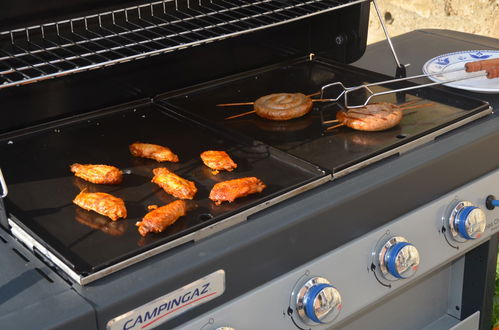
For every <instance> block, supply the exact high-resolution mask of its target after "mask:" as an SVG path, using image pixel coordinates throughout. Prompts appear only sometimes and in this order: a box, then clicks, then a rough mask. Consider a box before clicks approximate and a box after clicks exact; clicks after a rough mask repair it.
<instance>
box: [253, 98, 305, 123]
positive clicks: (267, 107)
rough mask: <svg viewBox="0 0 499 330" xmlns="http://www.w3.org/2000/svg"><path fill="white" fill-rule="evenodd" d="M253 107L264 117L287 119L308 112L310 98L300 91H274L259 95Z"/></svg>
mask: <svg viewBox="0 0 499 330" xmlns="http://www.w3.org/2000/svg"><path fill="white" fill-rule="evenodd" d="M253 107H254V109H255V112H256V114H257V115H258V116H260V117H263V118H265V119H270V120H289V119H293V118H298V117H301V116H304V115H306V114H307V113H309V112H310V110H312V99H311V98H310V97H308V96H306V95H304V94H302V93H276V94H270V95H265V96H262V97H260V98H259V99H257V100H256V101H255V103H254V105H253Z"/></svg>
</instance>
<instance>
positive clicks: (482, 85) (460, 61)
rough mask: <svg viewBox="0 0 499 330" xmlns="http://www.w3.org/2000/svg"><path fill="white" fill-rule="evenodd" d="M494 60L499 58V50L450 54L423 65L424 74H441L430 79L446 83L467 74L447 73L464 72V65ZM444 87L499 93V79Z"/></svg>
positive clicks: (454, 83)
mask: <svg viewBox="0 0 499 330" xmlns="http://www.w3.org/2000/svg"><path fill="white" fill-rule="evenodd" d="M493 58H499V50H465V51H461V52H454V53H448V54H443V55H440V56H437V57H434V58H432V59H431V60H429V61H428V62H426V63H425V64H424V65H423V72H424V73H425V74H438V73H441V74H438V75H434V76H430V77H428V78H429V79H431V80H433V81H435V82H445V81H447V80H450V79H456V78H458V77H460V76H463V75H465V74H466V73H465V72H464V71H457V72H447V71H455V70H458V69H463V70H464V63H466V62H473V61H480V60H488V59H493ZM446 72H447V73H446ZM444 85H445V86H449V87H454V88H459V89H464V90H467V91H472V92H480V93H499V78H495V79H488V78H487V77H485V76H483V77H476V78H470V79H466V80H460V81H454V82H450V83H444Z"/></svg>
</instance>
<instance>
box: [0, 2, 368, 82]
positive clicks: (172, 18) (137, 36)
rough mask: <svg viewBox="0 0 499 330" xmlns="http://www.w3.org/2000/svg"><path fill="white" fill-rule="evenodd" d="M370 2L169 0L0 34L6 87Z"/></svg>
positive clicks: (1, 75) (0, 72) (0, 61)
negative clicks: (183, 0) (184, 0)
mask: <svg viewBox="0 0 499 330" xmlns="http://www.w3.org/2000/svg"><path fill="white" fill-rule="evenodd" d="M366 1H370V0H310V1H298V0H276V1H271V0H262V1H253V2H250V1H240V0H199V1H196V2H194V1H187V2H181V1H177V0H163V1H158V2H152V3H149V4H145V5H140V6H135V7H129V8H125V9H120V10H115V11H111V12H105V13H100V14H95V15H90V16H86V17H79V18H73V19H68V20H64V21H59V22H54V23H48V24H43V25H37V26H31V27H27V28H22V29H16V30H10V31H5V32H1V33H0V88H6V87H10V86H16V85H22V84H27V83H32V82H36V81H40V80H44V79H48V78H54V77H59V76H64V75H67V74H72V73H77V72H82V71H87V70H91V69H97V68H101V67H106V66H110V65H113V64H116V63H123V62H127V61H131V60H136V59H140V58H144V57H148V56H153V55H158V54H162V53H166V52H170V51H174V50H177V49H182V48H186V47H191V46H196V45H199V44H203V43H208V42H212V41H216V40H221V39H225V38H229V37H234V36H237V35H240V34H244V33H248V32H251V31H256V30H260V29H264V28H268V27H271V26H276V25H280V24H284V23H287V22H291V21H295V20H299V19H303V18H306V17H310V16H313V15H317V14H320V13H323V12H327V11H331V10H336V9H339V8H342V7H346V6H351V5H354V4H358V3H361V2H366Z"/></svg>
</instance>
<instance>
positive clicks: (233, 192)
mask: <svg viewBox="0 0 499 330" xmlns="http://www.w3.org/2000/svg"><path fill="white" fill-rule="evenodd" d="M266 187H267V186H266V185H265V184H264V183H263V182H262V181H261V180H260V179H257V178H255V177H248V178H241V179H235V180H229V181H224V182H219V183H217V184H215V185H214V186H213V188H212V189H211V192H210V199H211V200H212V201H214V202H215V204H216V205H220V204H222V202H229V203H231V202H233V201H234V200H235V199H236V198H239V197H244V196H247V195H250V194H255V193H259V192H262V191H263V189H265V188H266Z"/></svg>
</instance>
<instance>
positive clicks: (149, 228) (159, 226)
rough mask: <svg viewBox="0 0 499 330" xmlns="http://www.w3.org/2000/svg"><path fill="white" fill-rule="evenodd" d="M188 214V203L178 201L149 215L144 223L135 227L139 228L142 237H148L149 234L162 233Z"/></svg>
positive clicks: (145, 217)
mask: <svg viewBox="0 0 499 330" xmlns="http://www.w3.org/2000/svg"><path fill="white" fill-rule="evenodd" d="M186 212H187V205H186V203H185V202H184V201H182V200H176V201H174V202H171V203H170V204H167V205H164V206H161V207H159V208H157V209H155V210H153V211H151V212H149V213H147V214H146V215H145V216H144V218H143V219H142V221H139V222H137V223H136V224H135V225H136V226H137V227H139V233H140V235H142V236H146V235H147V234H148V233H161V232H162V231H163V230H165V229H166V228H167V227H168V226H170V225H172V224H173V223H174V222H175V221H177V219H178V218H180V217H181V216H184V215H185V214H186Z"/></svg>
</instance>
